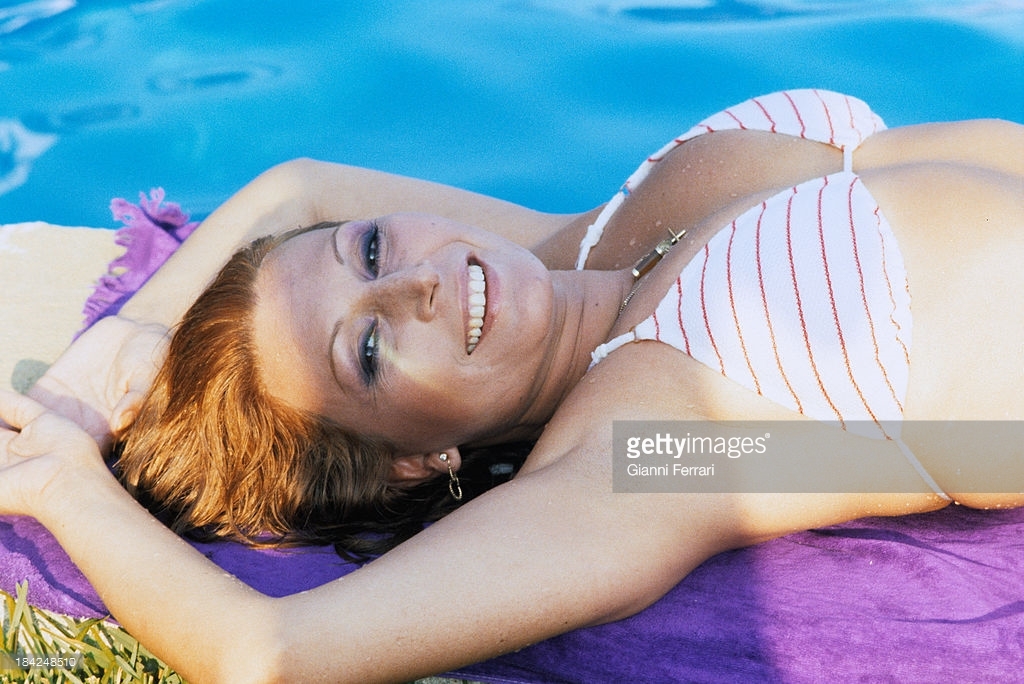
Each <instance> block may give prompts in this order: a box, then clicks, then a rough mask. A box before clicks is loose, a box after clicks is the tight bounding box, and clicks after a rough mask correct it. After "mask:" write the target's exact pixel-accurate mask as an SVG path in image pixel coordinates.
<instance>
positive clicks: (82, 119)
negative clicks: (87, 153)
mask: <svg viewBox="0 0 1024 684" xmlns="http://www.w3.org/2000/svg"><path fill="white" fill-rule="evenodd" d="M138 116H139V108H138V107H136V106H135V105H132V104H128V103H127V102H101V103H96V104H89V105H83V106H81V107H75V108H74V109H68V110H64V111H60V112H49V113H48V112H29V113H27V114H25V115H24V116H23V117H22V120H23V121H24V122H25V124H26V125H27V126H29V127H30V128H31V129H33V130H35V131H39V132H40V133H72V132H74V131H78V130H80V129H82V128H85V127H88V126H96V125H100V124H108V123H113V122H117V121H129V120H131V119H135V118H137V117H138Z"/></svg>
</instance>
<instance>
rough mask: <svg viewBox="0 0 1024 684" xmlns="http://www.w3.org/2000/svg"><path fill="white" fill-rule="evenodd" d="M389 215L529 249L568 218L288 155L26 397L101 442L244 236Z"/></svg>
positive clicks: (121, 421) (117, 426)
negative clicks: (442, 223) (460, 224)
mask: <svg viewBox="0 0 1024 684" xmlns="http://www.w3.org/2000/svg"><path fill="white" fill-rule="evenodd" d="M397 211H416V212H425V213H432V214H438V215H444V216H450V217H452V218H455V219H457V220H460V221H464V222H467V223H472V224H475V225H478V226H481V227H484V228H487V229H489V230H491V231H493V232H497V233H499V234H502V235H505V236H506V237H509V238H510V239H513V240H516V241H518V242H519V243H520V244H523V245H524V246H527V247H534V246H536V245H538V244H539V243H541V242H543V241H544V240H545V239H547V238H548V237H549V236H550V235H551V234H552V233H554V232H557V231H558V230H560V229H561V228H562V227H563V226H564V225H565V224H566V223H567V222H569V221H570V220H571V219H572V217H568V216H557V215H551V214H541V213H539V212H535V211H531V210H529V209H526V208H524V207H520V206H517V205H514V204H511V203H508V202H504V201H501V200H497V199H494V198H491V197H486V196H483V195H478V194H475V193H471V192H467V191H465V190H460V189H457V188H453V187H449V186H444V185H439V184H437V183H430V182H427V181H422V180H417V179H413V178H406V177H403V176H396V175H393V174H387V173H382V172H379V171H371V170H369V169H362V168H357V167H351V166H344V165H341V164H332V163H328V162H319V161H314V160H311V159H297V160H294V161H290V162H286V163H284V164H280V165H278V166H275V167H273V168H271V169H269V170H268V171H266V172H264V173H263V174H261V175H260V176H259V177H257V178H256V179H255V180H253V181H252V182H250V183H249V184H248V185H246V186H245V187H244V188H242V189H241V190H240V191H238V192H237V193H236V194H235V195H234V196H232V197H231V198H230V199H229V200H228V201H227V202H225V203H224V204H223V205H222V206H221V207H220V208H218V209H217V210H216V211H215V212H214V213H213V214H211V215H210V216H209V217H208V218H207V219H206V220H205V221H204V222H203V223H202V225H201V226H200V227H199V228H198V229H196V231H195V232H194V233H193V234H192V235H191V236H190V237H189V239H188V240H186V241H185V244H184V245H183V246H182V247H181V248H180V249H179V250H178V251H177V252H176V253H175V254H174V255H173V256H172V257H171V258H170V259H169V260H168V262H167V263H166V264H165V265H164V266H163V267H162V268H161V269H160V270H159V271H158V272H157V273H156V274H155V275H154V276H153V277H152V278H151V279H150V280H149V282H147V283H146V285H145V286H143V287H142V289H141V290H139V292H138V293H137V294H136V295H135V296H134V297H132V299H131V300H130V301H129V302H128V303H127V304H126V305H125V306H124V307H123V308H122V310H121V312H120V314H119V315H118V316H117V317H116V318H113V317H112V318H108V319H106V320H103V321H100V322H99V323H98V324H96V325H95V326H94V327H93V329H91V330H90V331H89V332H88V333H87V334H86V335H85V336H83V337H82V338H80V339H79V340H77V341H76V342H75V343H74V344H72V345H71V347H70V348H69V349H68V350H66V351H65V352H64V354H63V355H62V356H61V357H60V358H59V359H58V360H57V362H56V363H55V364H54V365H53V366H52V367H51V368H50V370H49V371H48V372H47V373H46V374H45V375H44V376H43V377H42V378H41V379H40V380H39V381H38V382H37V383H36V385H35V386H34V387H33V388H32V389H31V390H30V392H29V396H31V397H33V398H35V399H36V400H38V401H40V402H42V403H43V404H45V405H46V406H48V407H50V408H51V409H54V410H56V411H58V412H60V413H61V414H63V415H65V416H67V417H69V418H72V419H73V420H75V421H76V422H77V423H78V424H79V425H80V426H82V427H83V428H85V429H86V430H87V431H88V432H89V433H90V434H92V435H93V437H94V438H95V439H96V440H97V442H99V443H100V444H102V445H106V444H107V443H108V441H109V439H110V437H111V435H112V434H117V433H118V432H119V431H120V430H121V429H123V428H124V427H125V426H126V425H127V424H128V423H130V422H131V420H132V415H133V413H132V412H133V410H134V407H135V405H136V404H137V402H138V401H139V400H140V399H141V397H142V396H143V395H144V394H145V393H146V391H147V390H148V388H149V385H150V383H151V382H152V377H153V375H154V373H155V371H156V369H157V368H158V367H159V365H160V364H161V362H162V357H163V349H164V344H163V342H164V340H163V339H162V338H163V336H165V335H166V333H167V330H168V329H169V328H170V327H171V326H173V325H174V324H175V323H176V322H177V321H178V320H179V319H180V318H181V316H182V315H183V314H184V312H185V310H186V309H187V308H188V307H189V306H190V305H191V304H192V302H193V301H195V299H196V297H198V296H199V294H200V292H201V291H202V290H203V288H204V287H205V286H206V284H207V283H208V282H209V281H210V280H211V279H212V278H213V276H214V275H215V274H216V272H217V271H218V270H219V269H220V267H221V266H222V265H223V263H224V262H225V261H226V260H227V259H228V257H229V256H230V255H231V254H232V253H233V252H234V251H235V250H236V249H237V248H239V247H240V246H242V245H243V244H245V243H247V242H249V241H250V240H252V239H254V238H256V237H258V236H261V235H265V234H268V233H274V232H280V231H284V230H288V229H291V228H295V227H298V226H303V225H310V224H313V223H316V222H319V221H323V220H344V219H349V218H360V217H372V216H378V215H382V214H386V213H391V212H397Z"/></svg>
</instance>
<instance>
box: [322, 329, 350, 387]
mask: <svg viewBox="0 0 1024 684" xmlns="http://www.w3.org/2000/svg"><path fill="white" fill-rule="evenodd" d="M342 326H343V321H341V320H339V321H338V322H337V323H335V324H334V329H333V330H332V331H331V337H330V340H329V341H328V343H327V365H328V366H330V368H331V377H333V378H334V383H335V384H336V385H337V386H338V387H339V388H340V389H341V391H342V392H343V393H345V394H348V391H347V390H346V389H345V383H343V382H342V381H341V378H340V377H339V376H338V366H337V364H336V363H334V346H335V343H336V341H337V339H338V335H340V334H341V328H342Z"/></svg>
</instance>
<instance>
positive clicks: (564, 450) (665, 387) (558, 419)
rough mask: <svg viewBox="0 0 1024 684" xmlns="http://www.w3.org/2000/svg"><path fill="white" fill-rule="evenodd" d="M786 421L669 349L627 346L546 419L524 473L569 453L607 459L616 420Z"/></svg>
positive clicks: (785, 413) (778, 410) (767, 404)
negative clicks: (744, 419)
mask: <svg viewBox="0 0 1024 684" xmlns="http://www.w3.org/2000/svg"><path fill="white" fill-rule="evenodd" d="M740 416H742V417H744V418H749V419H751V420H787V419H792V418H794V417H796V414H794V413H793V412H791V411H789V410H787V409H785V408H783V407H781V406H779V405H778V404H775V403H773V402H771V401H769V400H767V399H765V398H764V397H762V396H760V395H758V394H755V393H754V392H751V391H749V390H747V389H746V388H744V387H742V386H741V385H739V384H738V383H736V382H733V381H732V380H730V379H728V378H726V377H725V376H723V375H722V374H720V373H718V372H717V371H714V370H712V369H711V368H709V367H707V366H705V365H704V364H702V363H700V362H698V361H696V360H694V359H692V358H690V357H689V356H687V355H686V354H684V353H682V352H681V351H679V350H677V349H674V348H672V347H670V346H668V345H666V344H662V343H660V342H654V341H643V342H637V343H631V344H627V345H625V346H624V347H622V348H620V349H618V350H616V351H615V352H613V353H612V354H610V355H609V356H608V357H607V358H605V359H604V360H603V361H601V363H599V364H597V365H596V366H594V367H593V368H592V369H591V370H590V371H588V372H587V374H586V375H584V376H583V378H582V380H580V382H579V383H577V385H576V386H575V387H574V388H573V390H572V391H571V392H570V393H569V395H568V396H567V397H566V399H565V400H564V401H563V402H562V404H561V405H560V406H559V408H558V410H557V411H556V412H555V415H554V416H553V417H552V418H551V420H550V421H549V422H548V424H547V426H546V427H545V429H544V432H543V433H542V435H541V438H540V440H539V441H538V442H537V448H536V449H534V451H533V452H532V453H531V454H530V458H529V459H528V461H527V463H526V466H524V471H530V470H537V469H540V468H543V467H545V466H547V465H550V464H552V463H554V462H556V461H558V460H560V459H561V458H562V457H563V456H564V455H566V454H569V453H576V454H582V455H581V456H580V458H583V459H585V460H586V459H594V460H596V461H600V460H602V459H607V457H608V455H609V452H610V449H611V444H612V440H611V438H612V429H613V426H614V423H615V422H616V421H639V420H666V421H676V420H694V421H695V420H728V419H735V418H737V417H740Z"/></svg>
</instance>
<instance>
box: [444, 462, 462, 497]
mask: <svg viewBox="0 0 1024 684" xmlns="http://www.w3.org/2000/svg"><path fill="white" fill-rule="evenodd" d="M438 458H440V459H441V462H442V463H444V464H445V465H446V466H448V491H449V492H451V494H452V498H453V499H455V500H456V501H462V485H461V484H460V483H459V476H458V475H456V474H455V471H454V470H452V464H451V463H449V461H448V454H441V455H440V456H438Z"/></svg>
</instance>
